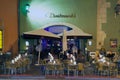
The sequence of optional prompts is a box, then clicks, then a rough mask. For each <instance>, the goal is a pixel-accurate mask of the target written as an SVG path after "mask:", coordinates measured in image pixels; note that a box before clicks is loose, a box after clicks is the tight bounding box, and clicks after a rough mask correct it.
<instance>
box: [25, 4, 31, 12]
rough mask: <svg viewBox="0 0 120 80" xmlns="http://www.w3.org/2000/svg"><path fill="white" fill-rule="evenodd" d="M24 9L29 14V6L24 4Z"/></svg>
mask: <svg viewBox="0 0 120 80" xmlns="http://www.w3.org/2000/svg"><path fill="white" fill-rule="evenodd" d="M25 9H26V12H28V13H29V12H30V10H29V9H30V5H29V4H26V7H25Z"/></svg>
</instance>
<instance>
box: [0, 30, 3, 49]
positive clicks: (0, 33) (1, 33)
mask: <svg viewBox="0 0 120 80" xmlns="http://www.w3.org/2000/svg"><path fill="white" fill-rule="evenodd" d="M2 48H3V31H2V30H0V49H2Z"/></svg>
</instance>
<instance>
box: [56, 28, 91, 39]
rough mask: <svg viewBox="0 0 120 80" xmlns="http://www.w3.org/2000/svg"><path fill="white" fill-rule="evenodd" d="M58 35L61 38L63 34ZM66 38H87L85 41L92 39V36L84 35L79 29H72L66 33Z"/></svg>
mask: <svg viewBox="0 0 120 80" xmlns="http://www.w3.org/2000/svg"><path fill="white" fill-rule="evenodd" d="M58 35H59V36H63V33H60V34H58ZM66 36H67V38H74V37H77V38H87V39H91V38H92V34H88V33H85V32H83V31H82V30H80V29H73V30H70V31H66Z"/></svg>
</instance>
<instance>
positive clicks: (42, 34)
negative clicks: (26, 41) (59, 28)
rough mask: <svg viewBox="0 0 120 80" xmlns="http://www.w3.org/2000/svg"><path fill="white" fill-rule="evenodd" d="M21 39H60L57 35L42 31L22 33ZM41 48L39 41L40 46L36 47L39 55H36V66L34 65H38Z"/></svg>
mask: <svg viewBox="0 0 120 80" xmlns="http://www.w3.org/2000/svg"><path fill="white" fill-rule="evenodd" d="M23 37H25V38H40V37H48V38H60V37H59V36H58V35H56V34H53V33H51V32H48V31H46V30H44V29H38V30H33V31H28V32H24V33H23ZM41 48H42V46H41V40H40V44H39V45H38V46H37V51H38V52H39V54H38V64H36V65H39V61H40V52H41Z"/></svg>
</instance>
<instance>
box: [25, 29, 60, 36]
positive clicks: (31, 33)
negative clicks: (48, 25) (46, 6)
mask: <svg viewBox="0 0 120 80" xmlns="http://www.w3.org/2000/svg"><path fill="white" fill-rule="evenodd" d="M23 37H25V38H40V37H47V38H60V37H59V36H58V35H56V34H53V33H51V32H48V31H46V30H44V29H38V30H33V31H28V32H24V33H23Z"/></svg>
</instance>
